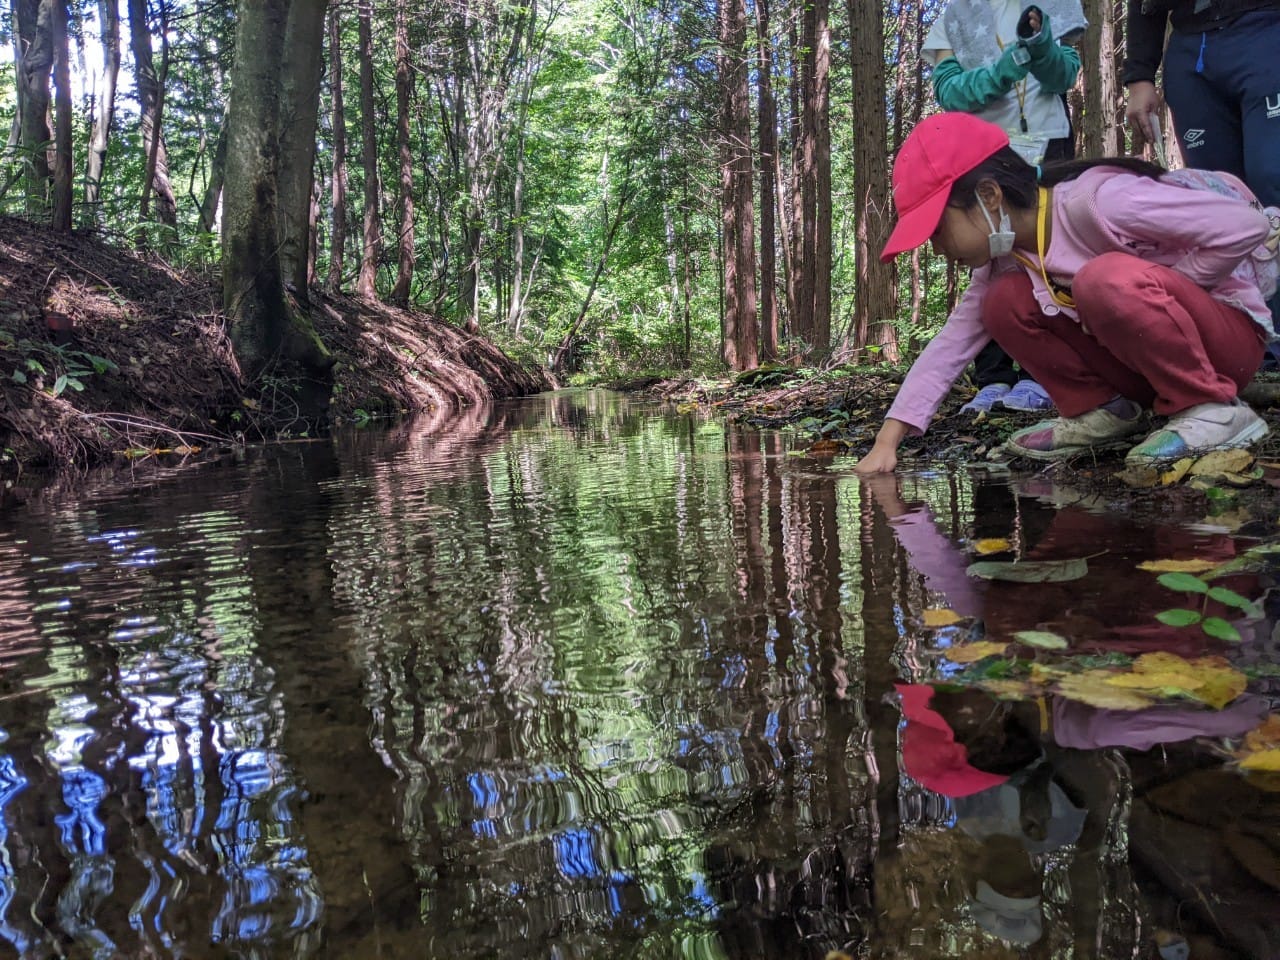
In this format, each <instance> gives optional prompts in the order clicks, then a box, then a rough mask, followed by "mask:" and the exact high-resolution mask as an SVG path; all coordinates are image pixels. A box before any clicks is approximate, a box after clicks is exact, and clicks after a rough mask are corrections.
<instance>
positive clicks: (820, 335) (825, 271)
mask: <svg viewBox="0 0 1280 960" xmlns="http://www.w3.org/2000/svg"><path fill="white" fill-rule="evenodd" d="M829 8H830V5H829V3H828V0H813V21H814V28H813V31H812V39H813V52H812V56H813V78H812V79H813V85H812V87H811V88H810V89H809V90H808V91H806V93H807V97H806V99H807V101H808V105H809V109H808V110H807V111H806V117H807V119H808V121H809V136H808V138H807V140H806V144H805V167H806V172H807V174H808V175H809V176H810V177H812V180H813V195H814V217H815V218H816V223H815V225H814V228H813V231H812V234H813V287H812V294H813V343H812V347H813V349H814V351H816V352H817V353H818V354H824V353H826V352H827V350H829V349H830V347H831V216H832V212H831V29H830V24H829V23H828V10H829ZM881 57H883V54H881Z"/></svg>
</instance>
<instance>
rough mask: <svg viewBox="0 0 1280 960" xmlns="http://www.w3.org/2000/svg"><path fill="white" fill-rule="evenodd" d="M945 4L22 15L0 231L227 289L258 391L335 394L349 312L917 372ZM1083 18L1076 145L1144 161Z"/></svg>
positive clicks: (33, 11) (1, 96)
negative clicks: (912, 191) (922, 218)
mask: <svg viewBox="0 0 1280 960" xmlns="http://www.w3.org/2000/svg"><path fill="white" fill-rule="evenodd" d="M940 6H941V4H940V3H939V0H889V2H885V3H880V4H878V3H858V2H856V0H846V2H845V3H844V4H837V5H836V6H834V7H832V6H830V5H829V3H828V0H819V2H814V3H809V4H802V3H798V2H789V0H783V2H780V3H770V2H769V0H752V2H750V3H748V2H746V0H719V3H718V4H717V5H705V4H692V3H683V2H680V0H660V2H657V3H645V2H639V0H579V2H576V3H573V4H568V3H563V2H561V0H531V2H529V3H514V2H508V0H447V2H439V0H363V2H350V0H334V2H330V0H243V2H241V3H239V4H237V3H236V2H233V0H122V2H121V0H100V2H92V0H71V2H68V0H13V2H12V3H11V11H10V16H8V17H6V18H5V20H4V29H5V31H6V36H5V40H6V41H7V42H6V43H5V44H4V47H3V49H4V50H5V51H6V52H7V55H8V57H9V59H10V60H11V65H12V67H13V69H4V70H3V71H0V111H2V112H3V119H4V120H6V121H7V122H8V128H9V131H10V133H9V136H8V140H7V143H6V146H5V147H4V150H3V154H2V155H0V212H5V213H10V214H20V215H22V216H25V217H28V218H31V219H33V220H36V221H39V222H44V223H48V224H49V225H50V226H51V227H52V228H53V229H54V230H63V231H65V230H71V229H92V230H94V231H97V232H99V233H100V234H102V235H104V236H106V237H108V238H110V239H112V240H114V241H116V242H118V243H120V244H123V245H129V246H134V247H141V248H146V249H148V250H150V251H154V252H156V253H159V254H160V255H162V256H164V257H166V258H167V259H169V260H170V261H171V262H172V263H173V264H174V265H175V266H178V267H180V268H184V269H190V270H195V271H208V272H218V273H220V274H221V276H222V277H223V283H224V300H225V302H226V305H227V309H228V314H229V316H230V317H231V319H232V322H233V330H234V331H237V332H235V333H233V340H234V341H235V343H236V347H237V352H238V354H239V355H240V356H241V359H242V363H243V364H244V365H246V366H247V368H248V369H249V370H250V372H252V370H253V369H254V367H255V364H256V362H257V361H255V359H254V358H255V357H258V358H260V357H261V356H262V355H263V354H264V353H266V352H271V351H275V350H284V351H285V352H286V353H287V354H289V355H291V356H293V357H294V358H295V359H298V360H300V361H301V362H302V363H303V364H304V366H307V367H309V368H311V369H313V370H314V371H316V372H317V374H318V375H323V373H324V370H325V369H326V365H327V363H328V362H329V361H328V360H327V358H326V352H325V349H324V346H323V344H322V343H320V342H319V339H318V338H317V337H316V335H315V334H314V332H313V331H312V330H311V329H310V328H309V326H308V325H307V323H306V321H305V305H306V301H307V292H308V290H320V289H324V288H327V289H329V290H335V291H336V290H341V291H344V292H348V293H354V294H356V295H359V296H361V297H364V298H368V299H377V300H382V301H385V302H388V303H392V304H397V305H410V306H415V307H418V308H420V309H423V310H425V311H429V312H432V313H435V314H438V315H440V316H443V317H445V318H447V319H449V320H451V321H452V322H455V323H457V324H458V325H460V326H462V327H463V328H464V329H465V330H466V331H468V332H469V333H482V334H484V335H485V336H487V337H490V338H492V339H494V340H496V341H497V342H499V343H501V344H502V345H503V346H504V347H505V348H506V349H507V350H508V351H509V352H511V353H512V354H513V355H515V356H517V357H523V358H525V359H527V360H530V361H532V362H536V363H540V364H546V365H548V366H551V367H552V368H553V369H555V370H556V372H557V373H561V374H564V373H572V372H574V371H583V372H585V373H588V374H590V375H593V376H608V375H612V374H617V373H622V372H626V371H638V370H644V369H665V370H670V369H675V368H686V369H689V368H692V369H710V368H715V367H719V366H721V365H723V364H727V365H728V366H729V367H731V368H734V369H749V368H752V367H754V366H756V365H757V364H758V363H760V362H762V361H767V360H773V359H783V360H800V359H806V360H810V361H823V360H826V359H828V358H830V357H832V356H835V357H838V358H848V357H853V356H860V357H863V358H872V359H875V358H883V357H887V358H890V359H896V358H897V357H899V355H900V354H905V355H909V354H910V353H912V352H914V351H915V350H916V349H918V347H919V345H920V343H921V342H922V341H923V340H924V339H925V338H927V336H928V335H929V334H930V333H931V332H932V331H933V330H935V329H936V328H937V327H938V326H939V325H940V323H941V322H942V320H943V318H944V317H945V315H946V313H947V311H948V308H949V307H950V305H952V304H953V303H954V300H955V297H956V295H957V292H958V288H959V286H960V284H961V283H962V281H963V278H962V277H961V276H959V275H958V274H957V272H956V270H955V269H954V268H953V267H948V265H946V264H945V263H944V262H942V261H941V260H939V259H936V258H934V257H933V256H932V255H931V253H930V252H929V251H928V250H923V251H918V252H916V253H914V254H912V255H911V256H909V257H902V258H899V262H898V263H895V264H888V265H881V264H880V263H879V261H878V259H877V258H876V256H875V254H876V252H877V251H878V250H879V248H880V246H881V244H882V243H883V239H884V237H885V236H886V235H887V231H888V229H889V228H890V226H891V220H892V214H891V203H890V199H889V184H888V176H889V169H890V166H891V163H892V158H893V155H894V153H895V150H896V148H897V146H898V145H899V144H900V143H901V142H902V140H903V138H904V137H905V135H906V134H907V133H908V132H909V131H910V129H911V126H912V124H913V123H914V122H915V121H917V120H918V119H919V118H920V117H921V116H922V115H924V114H926V113H928V112H932V111H933V110H935V109H936V105H935V104H934V102H933V97H932V91H931V88H930V85H929V82H928V72H927V69H926V68H925V67H924V66H923V65H922V61H921V58H920V57H919V55H918V51H919V48H920V45H921V42H922V40H923V37H924V35H925V33H926V32H927V31H928V29H929V27H930V26H931V24H932V23H933V21H934V19H935V18H936V17H937V16H938V13H939V8H940ZM1085 10H1086V14H1087V15H1088V17H1089V19H1090V28H1089V30H1088V32H1087V33H1086V34H1085V36H1084V38H1083V39H1082V40H1081V42H1080V49H1081V53H1082V57H1083V58H1084V61H1085V69H1084V70H1082V71H1081V81H1080V83H1079V84H1078V86H1077V88H1076V89H1075V90H1073V91H1072V93H1071V95H1070V98H1069V99H1070V101H1071V105H1072V110H1073V118H1074V121H1075V130H1076V135H1077V138H1078V140H1079V141H1080V142H1079V147H1080V153H1081V154H1082V155H1099V154H1102V153H1117V152H1123V150H1124V149H1125V148H1126V147H1130V148H1132V147H1140V146H1141V145H1140V144H1126V143H1125V142H1124V138H1123V134H1124V128H1123V126H1122V124H1121V120H1122V115H1123V102H1122V97H1123V91H1122V89H1121V88H1120V87H1119V85H1118V83H1117V80H1116V77H1117V68H1118V60H1119V58H1120V56H1121V55H1122V52H1123V36H1122V30H1123V6H1122V4H1120V3H1118V2H1115V0H1102V2H1099V0H1089V2H1086V3H1085ZM1168 126H1169V125H1168V124H1166V128H1167V127H1168ZM264 276H269V278H270V279H269V282H264V279H263V278H264Z"/></svg>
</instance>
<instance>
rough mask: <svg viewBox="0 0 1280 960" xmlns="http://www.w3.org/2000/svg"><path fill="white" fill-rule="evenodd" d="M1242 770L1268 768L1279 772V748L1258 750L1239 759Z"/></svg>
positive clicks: (1273, 771)
mask: <svg viewBox="0 0 1280 960" xmlns="http://www.w3.org/2000/svg"><path fill="white" fill-rule="evenodd" d="M1240 769H1242V770H1268V771H1270V772H1272V773H1280V749H1271V750H1259V751H1258V752H1257V753H1251V754H1249V755H1248V756H1247V757H1245V758H1244V759H1243V760H1241V761H1240Z"/></svg>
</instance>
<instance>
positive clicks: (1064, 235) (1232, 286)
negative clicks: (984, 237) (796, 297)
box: [887, 167, 1274, 435]
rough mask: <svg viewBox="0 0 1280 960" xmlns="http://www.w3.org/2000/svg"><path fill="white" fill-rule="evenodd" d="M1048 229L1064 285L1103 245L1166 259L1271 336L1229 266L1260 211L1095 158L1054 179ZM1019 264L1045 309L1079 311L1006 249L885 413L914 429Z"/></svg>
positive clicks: (1258, 302) (1263, 232)
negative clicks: (986, 304)
mask: <svg viewBox="0 0 1280 960" xmlns="http://www.w3.org/2000/svg"><path fill="white" fill-rule="evenodd" d="M1051 197H1052V202H1053V234H1052V236H1051V237H1050V240H1049V249H1048V250H1047V251H1046V252H1045V257H1044V266H1045V270H1046V271H1047V272H1048V273H1049V275H1050V276H1052V277H1053V278H1054V279H1055V280H1056V281H1057V282H1059V283H1064V284H1066V285H1067V286H1070V284H1071V281H1072V279H1073V278H1074V277H1075V275H1076V272H1077V271H1078V270H1080V268H1081V267H1083V266H1084V265H1085V264H1086V263H1088V262H1089V261H1090V260H1092V259H1093V258H1094V257H1097V256H1100V255H1102V254H1104V253H1110V252H1119V253H1131V254H1133V255H1134V256H1137V257H1141V258H1142V259H1143V260H1147V261H1149V262H1151V263H1158V264H1162V265H1163V266H1167V267H1171V268H1172V269H1174V270H1177V271H1178V272H1179V273H1181V274H1183V275H1185V276H1187V277H1188V278H1190V279H1191V280H1193V281H1195V282H1196V283H1197V284H1199V285H1200V286H1202V287H1204V288H1205V289H1206V290H1208V291H1209V293H1210V294H1211V295H1212V296H1213V298H1214V299H1215V300H1219V301H1221V302H1223V303H1227V304H1230V305H1231V306H1234V307H1236V308H1237V309H1239V310H1242V311H1244V312H1245V313H1247V314H1249V316H1251V317H1252V318H1253V319H1254V320H1255V321H1256V322H1257V323H1258V325H1259V334H1260V335H1264V336H1268V337H1270V336H1274V331H1272V330H1271V319H1270V311H1269V310H1268V308H1267V304H1266V301H1264V300H1263V298H1262V293H1261V291H1260V290H1259V289H1258V287H1257V285H1256V284H1254V283H1251V282H1249V281H1248V280H1246V279H1244V278H1243V277H1241V276H1233V275H1232V273H1233V271H1235V270H1236V268H1237V267H1239V266H1240V265H1241V264H1242V263H1243V262H1244V261H1245V260H1246V259H1247V258H1248V257H1249V256H1250V254H1251V253H1252V252H1253V251H1254V250H1255V249H1256V248H1257V247H1258V245H1259V244H1261V243H1262V242H1263V241H1264V240H1265V239H1266V238H1267V236H1268V233H1269V231H1270V223H1269V221H1268V220H1267V216H1266V214H1264V213H1262V212H1261V211H1258V210H1254V209H1252V208H1251V207H1249V206H1248V205H1247V204H1245V203H1243V202H1241V201H1240V200H1238V199H1235V198H1231V197H1225V196H1221V195H1219V194H1217V193H1214V192H1212V191H1209V190H1195V189H1190V188H1187V187H1183V186H1178V185H1176V184H1173V183H1164V182H1161V181H1159V180H1153V179H1151V178H1150V177H1144V176H1140V175H1138V174H1134V173H1129V172H1127V171H1124V170H1120V169H1118V168H1115V167H1112V168H1107V167H1097V168H1094V169H1091V170H1088V171H1086V172H1085V173H1083V174H1081V175H1080V176H1079V177H1078V178H1076V179H1075V180H1068V181H1066V182H1065V183H1060V184H1058V185H1057V186H1055V187H1054V188H1053V191H1052V193H1051ZM1012 270H1023V271H1025V272H1026V274H1027V275H1028V276H1029V277H1030V278H1031V284H1032V288H1033V290H1034V291H1035V296H1036V299H1037V300H1038V301H1039V303H1040V309H1041V310H1043V311H1044V313H1045V314H1046V315H1050V316H1051V315H1053V314H1057V313H1065V314H1067V315H1068V316H1070V317H1072V318H1075V317H1076V314H1075V311H1074V310H1072V309H1070V308H1068V307H1062V306H1059V305H1058V304H1057V303H1055V302H1054V300H1053V297H1052V295H1051V294H1050V292H1049V289H1048V287H1047V286H1046V285H1045V282H1044V279H1043V278H1042V277H1041V276H1040V273H1039V271H1038V270H1032V269H1030V268H1028V267H1025V266H1023V265H1022V264H1021V263H1019V262H1018V261H1017V260H1015V259H1014V258H1013V257H1012V256H1008V257H1000V258H999V259H996V260H993V261H991V262H990V263H989V264H987V265H986V266H984V267H980V268H979V269H977V270H975V271H974V272H973V278H972V279H971V280H970V282H969V288H968V289H967V290H966V291H965V293H964V296H963V297H961V299H960V302H959V303H958V304H957V305H956V308H955V310H954V311H953V312H952V314H951V316H950V317H949V318H948V319H947V322H946V324H945V326H943V328H942V330H940V331H939V332H938V335H937V336H935V337H934V338H933V340H932V341H930V343H929V345H928V346H926V347H925V348H924V350H923V351H922V352H921V354H920V356H919V357H918V358H917V359H916V362H915V363H914V364H912V366H911V369H910V371H908V373H907V376H906V379H905V380H904V381H903V383H902V387H901V389H900V390H899V391H898V395H897V397H896V398H895V399H894V402H893V405H892V406H891V407H890V408H889V412H888V414H887V416H889V417H891V418H893V419H895V420H901V421H902V422H903V423H906V424H907V425H908V426H909V427H910V428H911V429H910V432H911V433H913V434H915V435H919V434H921V433H923V432H924V431H925V429H926V427H928V425H929V421H930V420H931V419H933V415H934V414H935V413H936V412H937V410H938V407H939V405H940V404H941V403H942V400H943V398H944V397H945V396H946V395H947V391H949V390H950V389H951V386H952V384H954V383H955V381H956V380H957V379H958V378H959V376H960V374H961V373H963V372H964V368H965V367H966V366H968V365H969V363H970V362H971V361H972V360H973V358H974V357H976V356H977V355H978V353H979V351H981V350H982V348H983V347H984V346H986V345H987V343H988V342H989V341H990V340H991V337H990V336H989V335H988V334H987V331H986V329H985V328H984V327H983V325H982V303H983V300H984V298H985V296H986V291H987V286H988V285H989V284H990V283H991V281H992V279H993V278H995V277H997V276H999V275H1000V274H1003V273H1006V272H1009V271H1012Z"/></svg>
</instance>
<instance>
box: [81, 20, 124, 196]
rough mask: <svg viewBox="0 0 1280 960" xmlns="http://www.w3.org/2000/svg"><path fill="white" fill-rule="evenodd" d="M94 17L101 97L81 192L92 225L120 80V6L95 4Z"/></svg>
mask: <svg viewBox="0 0 1280 960" xmlns="http://www.w3.org/2000/svg"><path fill="white" fill-rule="evenodd" d="M98 17H99V19H100V21H101V25H102V51H103V63H102V96H101V97H100V98H99V100H98V117H97V120H96V121H95V122H94V125H93V135H92V139H91V141H90V144H89V169H88V173H87V176H86V178H85V180H86V182H85V188H84V194H85V196H84V199H85V204H86V205H87V206H88V208H89V211H90V216H91V217H92V218H93V219H94V220H95V221H96V220H97V219H98V214H99V210H98V204H99V203H100V202H101V199H102V174H103V171H104V170H105V169H106V164H107V148H108V146H109V145H110V142H111V122H112V120H113V119H114V118H115V111H116V83H117V82H118V80H119V78H120V5H119V4H118V3H117V2H116V0H99V2H98Z"/></svg>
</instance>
